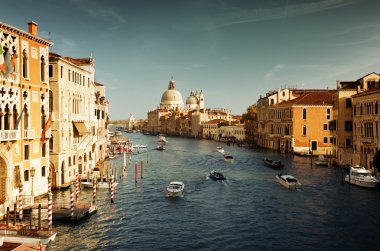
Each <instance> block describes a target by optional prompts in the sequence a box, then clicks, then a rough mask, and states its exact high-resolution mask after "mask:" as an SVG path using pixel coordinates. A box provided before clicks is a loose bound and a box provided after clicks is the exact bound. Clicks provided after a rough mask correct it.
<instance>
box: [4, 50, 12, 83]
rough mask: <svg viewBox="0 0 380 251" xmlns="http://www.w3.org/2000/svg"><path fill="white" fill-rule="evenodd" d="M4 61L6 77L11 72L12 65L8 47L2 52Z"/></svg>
mask: <svg viewBox="0 0 380 251" xmlns="http://www.w3.org/2000/svg"><path fill="white" fill-rule="evenodd" d="M4 61H5V70H6V75H7V77H8V76H9V74H12V73H13V67H12V63H11V53H10V50H9V49H8V50H7V51H6V52H5V54H4Z"/></svg>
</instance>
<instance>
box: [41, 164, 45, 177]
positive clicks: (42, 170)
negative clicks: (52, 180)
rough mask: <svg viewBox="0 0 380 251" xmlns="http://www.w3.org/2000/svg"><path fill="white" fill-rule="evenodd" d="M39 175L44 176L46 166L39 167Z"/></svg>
mask: <svg viewBox="0 0 380 251" xmlns="http://www.w3.org/2000/svg"><path fill="white" fill-rule="evenodd" d="M41 176H42V177H45V176H46V166H43V167H42V168H41Z"/></svg>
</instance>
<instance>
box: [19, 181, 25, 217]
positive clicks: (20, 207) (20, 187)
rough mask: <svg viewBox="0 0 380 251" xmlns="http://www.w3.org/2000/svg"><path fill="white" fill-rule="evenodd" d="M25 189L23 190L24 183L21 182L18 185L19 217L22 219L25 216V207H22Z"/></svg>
mask: <svg viewBox="0 0 380 251" xmlns="http://www.w3.org/2000/svg"><path fill="white" fill-rule="evenodd" d="M22 193H23V190H22V184H21V183H20V184H19V185H18V217H19V219H20V220H22V218H23V213H24V211H23V207H22V200H23V194H22Z"/></svg>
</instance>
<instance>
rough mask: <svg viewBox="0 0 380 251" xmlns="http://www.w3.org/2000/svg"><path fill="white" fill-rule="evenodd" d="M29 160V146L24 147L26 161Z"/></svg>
mask: <svg viewBox="0 0 380 251" xmlns="http://www.w3.org/2000/svg"><path fill="white" fill-rule="evenodd" d="M28 159H29V145H24V160H28Z"/></svg>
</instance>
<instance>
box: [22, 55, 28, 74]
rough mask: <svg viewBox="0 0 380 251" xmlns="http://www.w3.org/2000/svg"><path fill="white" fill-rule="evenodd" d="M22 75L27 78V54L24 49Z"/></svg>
mask: <svg viewBox="0 0 380 251" xmlns="http://www.w3.org/2000/svg"><path fill="white" fill-rule="evenodd" d="M22 77H23V78H28V54H27V53H26V50H25V49H24V50H23V51H22Z"/></svg>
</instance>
